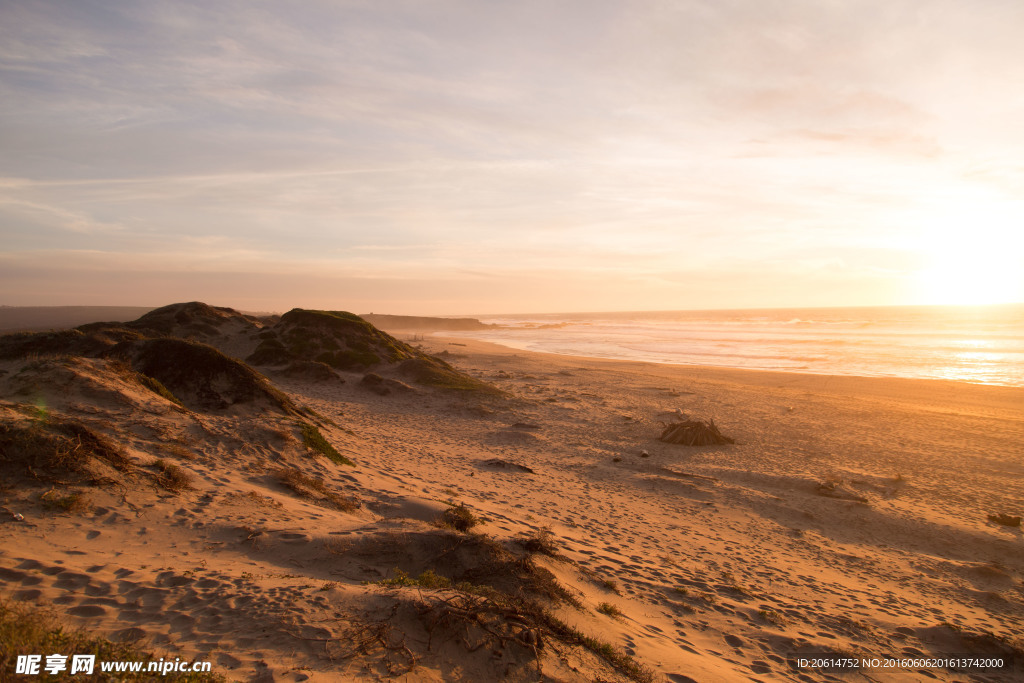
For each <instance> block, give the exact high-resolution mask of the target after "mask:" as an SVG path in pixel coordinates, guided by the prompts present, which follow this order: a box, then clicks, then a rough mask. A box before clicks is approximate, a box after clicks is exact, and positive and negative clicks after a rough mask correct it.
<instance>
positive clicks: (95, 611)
mask: <svg viewBox="0 0 1024 683" xmlns="http://www.w3.org/2000/svg"><path fill="white" fill-rule="evenodd" d="M10 559H11V561H12V562H13V564H14V566H13V568H0V582H2V583H4V584H6V587H7V589H8V590H12V597H13V598H14V599H15V600H19V601H26V602H36V601H40V600H41V598H42V595H43V593H44V590H45V589H46V588H51V587H52V588H57V589H60V591H61V592H62V594H61V596H60V597H58V598H57V599H56V600H55V601H54V602H55V603H56V604H59V605H62V606H65V607H66V608H67V613H68V614H69V615H71V616H75V617H80V618H83V619H89V620H99V621H103V622H106V623H110V624H118V625H125V624H130V626H126V627H124V628H121V629H120V630H118V631H115V632H114V633H113V634H112V635H111V639H112V640H114V641H119V642H134V641H138V640H146V641H147V643H148V644H152V645H153V646H156V647H160V648H165V649H170V650H174V649H176V648H175V642H176V641H179V640H181V641H188V642H190V643H195V644H198V646H199V649H200V650H201V651H203V652H204V654H205V656H210V657H215V661H216V662H217V663H218V665H219V666H224V667H227V668H236V667H238V666H240V665H241V664H242V662H241V661H240V660H239V659H237V658H236V657H234V656H233V655H231V654H228V653H227V652H217V649H218V648H219V646H220V644H221V638H222V636H224V635H227V634H231V636H232V638H231V643H232V650H233V651H235V653H236V654H239V652H238V649H239V648H241V649H243V650H245V649H252V650H251V652H250V654H251V655H252V656H253V657H256V658H259V657H260V655H261V653H260V652H259V648H260V647H261V646H267V647H268V648H269V647H270V646H272V645H273V644H275V643H278V644H279V643H280V642H281V640H282V638H287V637H288V636H295V644H296V647H297V648H299V649H302V640H301V638H299V636H300V632H301V637H303V638H316V637H329V636H330V635H331V633H330V632H329V631H328V630H327V629H321V628H316V627H310V626H308V625H303V624H308V623H309V621H310V614H311V612H313V611H317V610H327V609H329V602H328V600H327V598H326V597H325V596H324V595H322V594H319V593H318V592H317V591H315V589H314V588H313V587H312V586H308V585H307V586H292V587H271V588H266V589H264V588H258V587H257V586H256V585H255V584H254V583H253V578H254V577H248V576H245V575H243V576H241V577H238V576H229V575H227V574H223V573H221V572H217V571H205V570H199V571H195V572H178V571H173V570H169V569H167V570H163V571H158V572H157V573H155V574H149V575H147V576H142V575H139V572H135V571H133V570H131V569H125V568H121V569H112V568H111V567H110V565H93V566H90V567H88V568H85V569H78V568H71V567H67V566H62V565H61V564H59V561H58V563H55V564H43V563H41V562H39V561H37V560H34V559H29V558H10ZM242 608H244V609H242ZM253 615H259V616H258V619H259V622H260V623H259V624H254V621H253V619H254V617H253ZM241 631H245V632H248V633H251V634H253V635H247V636H241V637H238V635H237V634H238V633H239V632H241Z"/></svg>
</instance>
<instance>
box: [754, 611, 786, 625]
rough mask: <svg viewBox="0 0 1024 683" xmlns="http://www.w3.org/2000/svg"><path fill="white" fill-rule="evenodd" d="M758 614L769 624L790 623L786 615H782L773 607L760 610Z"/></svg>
mask: <svg viewBox="0 0 1024 683" xmlns="http://www.w3.org/2000/svg"><path fill="white" fill-rule="evenodd" d="M757 616H759V617H761V618H762V619H764V620H765V621H767V622H768V623H769V624H773V625H775V626H785V625H786V624H787V623H788V622H787V621H786V618H785V617H784V616H782V615H781V614H779V613H778V612H776V611H775V610H773V609H762V610H758V612H757Z"/></svg>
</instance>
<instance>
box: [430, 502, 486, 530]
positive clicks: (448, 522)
mask: <svg viewBox="0 0 1024 683" xmlns="http://www.w3.org/2000/svg"><path fill="white" fill-rule="evenodd" d="M480 522H481V520H480V518H479V517H477V516H476V515H474V514H473V512H472V511H471V510H470V509H469V508H468V507H466V504H465V503H459V504H458V505H456V506H453V507H450V508H448V509H447V510H445V511H444V512H442V513H441V516H440V517H438V518H437V526H439V527H441V528H442V529H454V530H455V531H459V532H462V533H468V532H469V530H470V529H472V528H473V527H475V526H477V525H478V524H480Z"/></svg>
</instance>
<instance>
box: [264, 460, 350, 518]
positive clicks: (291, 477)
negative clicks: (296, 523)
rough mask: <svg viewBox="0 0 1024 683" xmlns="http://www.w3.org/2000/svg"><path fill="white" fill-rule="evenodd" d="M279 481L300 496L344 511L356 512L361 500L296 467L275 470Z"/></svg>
mask: <svg viewBox="0 0 1024 683" xmlns="http://www.w3.org/2000/svg"><path fill="white" fill-rule="evenodd" d="M274 476H275V478H276V479H277V481H278V482H279V483H281V484H282V485H284V486H285V487H287V488H289V489H291V491H292V493H294V494H295V495H297V496H299V497H300V498H306V499H308V500H312V501H313V502H315V503H317V504H319V505H323V506H324V507H333V508H335V509H337V510H341V511H342V512H355V511H356V510H358V509H359V501H358V500H356V499H355V498H348V497H346V496H342V495H339V494H337V493H335V492H334V491H332V490H331V489H330V488H328V486H327V484H325V483H324V480H323V479H320V478H319V477H311V476H309V475H308V474H305V473H303V472H302V471H300V470H298V469H296V468H294V467H282V468H281V469H279V470H277V471H275V472H274Z"/></svg>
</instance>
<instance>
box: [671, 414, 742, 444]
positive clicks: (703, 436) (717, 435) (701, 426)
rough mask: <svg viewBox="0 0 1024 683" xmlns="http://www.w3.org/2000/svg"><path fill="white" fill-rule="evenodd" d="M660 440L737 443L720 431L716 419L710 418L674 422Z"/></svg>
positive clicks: (682, 442)
mask: <svg viewBox="0 0 1024 683" xmlns="http://www.w3.org/2000/svg"><path fill="white" fill-rule="evenodd" d="M658 440H659V441H664V442H665V443H679V444H683V445H684V446H715V445H718V444H724V443H736V441H735V439H730V438H729V437H728V436H725V435H724V434H722V432H720V431H718V427H717V426H715V421H714V420H708V421H707V422H702V421H701V420H686V421H684V422H673V423H672V424H670V425H668V426H667V427H665V429H664V430H663V431H662V432H661V436H659V437H658Z"/></svg>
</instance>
